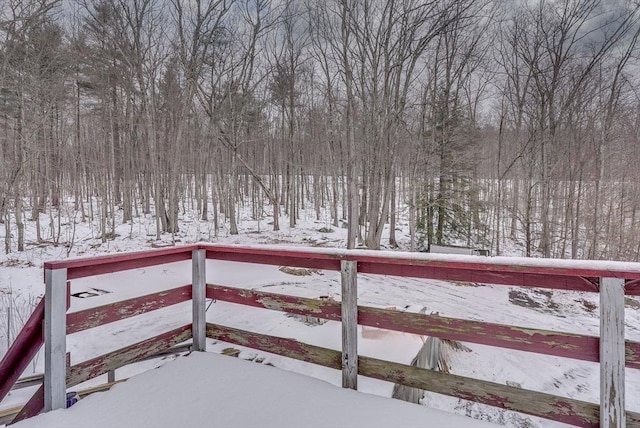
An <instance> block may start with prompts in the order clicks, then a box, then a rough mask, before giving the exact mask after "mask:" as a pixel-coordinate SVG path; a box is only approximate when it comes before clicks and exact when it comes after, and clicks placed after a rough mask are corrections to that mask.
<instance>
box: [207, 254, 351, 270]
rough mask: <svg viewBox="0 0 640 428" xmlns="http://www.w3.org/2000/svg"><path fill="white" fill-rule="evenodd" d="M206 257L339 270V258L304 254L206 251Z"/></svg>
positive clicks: (230, 260)
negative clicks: (315, 256)
mask: <svg viewBox="0 0 640 428" xmlns="http://www.w3.org/2000/svg"><path fill="white" fill-rule="evenodd" d="M207 258H208V259H215V260H223V261H229V262H240V263H256V264H263V265H275V266H291V267H304V268H309V269H325V270H340V260H339V259H326V258H312V257H308V256H306V255H302V256H296V255H294V256H288V255H286V254H284V255H280V254H269V253H266V252H261V253H255V252H247V253H245V252H221V251H207Z"/></svg>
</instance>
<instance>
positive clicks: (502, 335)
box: [358, 306, 598, 362]
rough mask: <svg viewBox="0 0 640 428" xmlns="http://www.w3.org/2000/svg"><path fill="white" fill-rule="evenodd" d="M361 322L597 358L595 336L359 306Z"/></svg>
mask: <svg viewBox="0 0 640 428" xmlns="http://www.w3.org/2000/svg"><path fill="white" fill-rule="evenodd" d="M358 321H359V323H360V324H361V325H366V326H369V327H378V328H385V329H389V330H396V331H402V332H405V333H412V334H418V335H423V336H435V337H439V338H442V339H450V340H457V341H461V342H471V343H478V344H482V345H489V346H496V347H501V348H507V349H516V350H519V351H527V352H536V353H539V354H546V355H554V356H558V357H565V358H575V359H578V360H584V361H594V362H597V361H598V338H597V337H592V336H583V335H579V334H572V333H563V332H555V331H549V330H539V329H531V328H524V327H517V326H509V325H502V324H492V323H487V322H481V321H469V320H461V319H456V318H447V317H441V316H438V315H428V314H419V313H409V312H401V311H390V310H384V309H378V308H370V307H366V306H361V307H360V308H359V316H358Z"/></svg>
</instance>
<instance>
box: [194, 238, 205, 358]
mask: <svg viewBox="0 0 640 428" xmlns="http://www.w3.org/2000/svg"><path fill="white" fill-rule="evenodd" d="M206 262H207V259H206V254H205V251H204V250H193V251H192V255H191V284H192V285H191V287H192V288H191V290H192V293H191V300H192V307H191V312H192V317H193V327H192V335H193V350H194V351H206V350H207V331H206V323H207V313H206V312H207V299H206V287H207V273H206Z"/></svg>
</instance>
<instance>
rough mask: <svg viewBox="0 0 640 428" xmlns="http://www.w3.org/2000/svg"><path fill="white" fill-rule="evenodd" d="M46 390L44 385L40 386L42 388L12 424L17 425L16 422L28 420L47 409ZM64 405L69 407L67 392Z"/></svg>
mask: <svg viewBox="0 0 640 428" xmlns="http://www.w3.org/2000/svg"><path fill="white" fill-rule="evenodd" d="M44 389H45V387H44V384H43V385H40V387H39V388H38V389H37V390H36V392H35V393H34V394H33V395H32V396H31V398H30V399H29V401H27V404H25V405H24V406H23V407H22V408H21V409H20V411H19V412H18V414H17V415H16V416H15V417H14V418H13V420H12V421H11V423H12V424H15V423H16V422H20V421H21V420H23V419H27V418H31V417H33V416H36V415H37V414H38V413H40V412H41V411H42V409H44V407H45V404H44V401H45V391H44ZM64 405H65V407H67V394H66V391H65V398H64Z"/></svg>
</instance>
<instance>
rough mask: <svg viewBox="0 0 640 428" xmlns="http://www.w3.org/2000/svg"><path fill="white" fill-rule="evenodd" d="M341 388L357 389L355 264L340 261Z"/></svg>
mask: <svg viewBox="0 0 640 428" xmlns="http://www.w3.org/2000/svg"><path fill="white" fill-rule="evenodd" d="M340 267H341V270H340V271H341V274H342V305H341V307H342V387H343V388H350V389H355V390H357V389H358V281H357V269H358V266H357V262H354V261H347V260H342V261H341V264H340Z"/></svg>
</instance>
